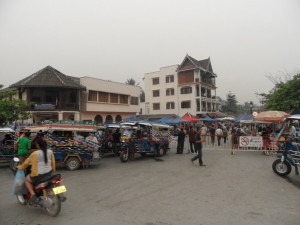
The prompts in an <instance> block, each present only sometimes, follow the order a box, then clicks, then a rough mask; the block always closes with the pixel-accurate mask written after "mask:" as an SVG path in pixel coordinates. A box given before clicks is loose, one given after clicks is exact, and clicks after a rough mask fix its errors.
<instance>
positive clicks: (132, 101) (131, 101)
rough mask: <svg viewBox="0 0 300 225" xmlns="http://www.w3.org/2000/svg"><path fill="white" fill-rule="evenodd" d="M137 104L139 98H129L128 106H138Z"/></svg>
mask: <svg viewBox="0 0 300 225" xmlns="http://www.w3.org/2000/svg"><path fill="white" fill-rule="evenodd" d="M138 104H139V97H133V96H131V98H130V105H138Z"/></svg>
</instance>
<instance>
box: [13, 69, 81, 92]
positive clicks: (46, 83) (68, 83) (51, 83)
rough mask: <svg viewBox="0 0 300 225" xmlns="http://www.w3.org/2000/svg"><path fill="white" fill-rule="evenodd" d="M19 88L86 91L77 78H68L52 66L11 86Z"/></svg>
mask: <svg viewBox="0 0 300 225" xmlns="http://www.w3.org/2000/svg"><path fill="white" fill-rule="evenodd" d="M9 87H10V88H14V87H16V88H18V87H57V88H75V89H85V87H84V86H83V85H81V84H79V83H78V82H76V78H74V77H73V78H72V77H70V76H67V75H65V74H63V73H61V72H60V71H58V70H56V69H54V68H53V67H51V66H47V67H45V68H43V69H41V70H39V71H38V72H36V73H34V74H32V75H30V76H28V77H26V78H24V79H22V80H20V81H18V82H17V83H14V84H12V85H10V86H9Z"/></svg>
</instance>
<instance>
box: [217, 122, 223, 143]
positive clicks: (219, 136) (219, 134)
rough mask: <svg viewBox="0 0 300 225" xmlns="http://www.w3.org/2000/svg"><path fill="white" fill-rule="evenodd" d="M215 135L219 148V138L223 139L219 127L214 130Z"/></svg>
mask: <svg viewBox="0 0 300 225" xmlns="http://www.w3.org/2000/svg"><path fill="white" fill-rule="evenodd" d="M215 135H216V136H217V139H218V146H220V145H221V138H222V137H223V131H222V129H221V127H220V126H219V127H218V128H217V129H216V131H215Z"/></svg>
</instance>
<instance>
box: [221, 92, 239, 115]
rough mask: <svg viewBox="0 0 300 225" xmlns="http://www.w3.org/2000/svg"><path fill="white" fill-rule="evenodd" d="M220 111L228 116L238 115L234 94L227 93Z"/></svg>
mask: <svg viewBox="0 0 300 225" xmlns="http://www.w3.org/2000/svg"><path fill="white" fill-rule="evenodd" d="M222 111H223V112H224V113H227V114H228V115H237V114H239V107H238V105H237V100H236V96H235V94H233V93H231V92H229V93H228V94H227V98H226V101H225V104H224V105H223V107H222Z"/></svg>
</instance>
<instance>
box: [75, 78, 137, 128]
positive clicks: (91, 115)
mask: <svg viewBox="0 0 300 225" xmlns="http://www.w3.org/2000/svg"><path fill="white" fill-rule="evenodd" d="M80 84H82V85H84V86H85V87H86V90H85V91H83V92H82V96H81V100H82V103H81V105H82V107H81V120H82V121H95V122H97V123H104V122H107V123H110V122H120V121H122V120H123V119H124V118H126V117H130V116H133V115H136V114H137V113H139V110H140V106H139V96H140V87H138V86H133V85H126V84H122V83H117V82H112V81H106V80H101V79H97V78H92V77H81V78H80Z"/></svg>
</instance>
